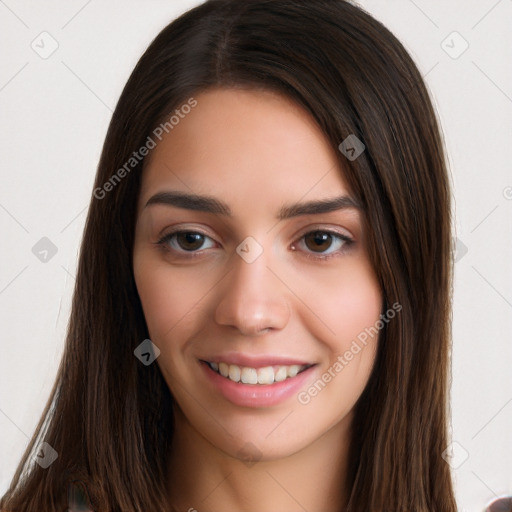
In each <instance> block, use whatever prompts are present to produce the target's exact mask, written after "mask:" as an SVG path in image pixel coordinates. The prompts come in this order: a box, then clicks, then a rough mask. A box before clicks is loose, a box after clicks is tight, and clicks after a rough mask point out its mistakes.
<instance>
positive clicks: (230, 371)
mask: <svg viewBox="0 0 512 512" xmlns="http://www.w3.org/2000/svg"><path fill="white" fill-rule="evenodd" d="M208 364H209V365H210V368H212V369H213V370H215V371H216V372H218V373H220V374H221V375H222V376H223V377H226V378H228V379H229V380H232V381H233V382H240V381H242V383H243V384H273V383H274V382H281V381H283V380H285V379H287V378H288V377H295V376H296V375H297V374H298V373H299V372H301V371H302V370H304V368H307V365H299V364H292V365H290V366H265V367H263V368H249V367H246V366H243V367H240V366H237V365H236V364H227V363H222V362H221V363H212V362H209V363H208Z"/></svg>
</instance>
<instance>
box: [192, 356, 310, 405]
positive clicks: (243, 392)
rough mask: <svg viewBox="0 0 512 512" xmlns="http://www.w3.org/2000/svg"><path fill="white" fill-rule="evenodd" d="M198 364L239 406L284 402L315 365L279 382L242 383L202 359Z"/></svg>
mask: <svg viewBox="0 0 512 512" xmlns="http://www.w3.org/2000/svg"><path fill="white" fill-rule="evenodd" d="M200 365H201V366H202V367H203V371H204V372H205V374H206V376H207V378H208V379H210V381H211V382H212V383H213V385H214V386H215V387H216V388H217V389H218V390H219V391H220V392H221V393H222V394H223V395H224V397H225V398H227V399H228V400H229V401H230V402H231V403H233V404H235V405H239V406H241V407H269V406H271V405H277V404H279V403H281V402H284V401H285V400H286V399H288V398H290V397H291V396H292V395H296V394H297V393H298V392H299V390H300V388H301V387H302V386H303V385H304V383H305V381H307V380H308V379H309V378H310V376H311V374H312V372H313V371H314V369H315V366H316V365H313V366H311V367H309V368H308V369H306V370H304V371H303V372H301V373H299V374H297V375H296V376H295V377H289V378H287V379H285V380H283V381H281V382H274V384H243V383H242V382H234V381H232V380H230V379H228V378H226V377H223V376H222V375H220V374H219V373H217V372H216V371H214V370H212V369H211V368H210V366H209V365H208V364H207V363H205V362H203V361H200Z"/></svg>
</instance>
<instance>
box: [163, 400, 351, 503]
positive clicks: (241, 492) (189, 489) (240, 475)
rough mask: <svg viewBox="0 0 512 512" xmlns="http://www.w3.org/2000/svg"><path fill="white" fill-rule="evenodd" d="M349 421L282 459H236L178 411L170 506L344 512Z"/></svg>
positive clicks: (261, 455)
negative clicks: (208, 438)
mask: <svg viewBox="0 0 512 512" xmlns="http://www.w3.org/2000/svg"><path fill="white" fill-rule="evenodd" d="M351 419H352V416H351V415H349V416H347V417H346V418H344V419H343V420H342V421H340V422H339V423H338V424H336V425H335V426H334V427H333V428H331V429H330V430H329V431H327V432H326V433H324V435H323V436H321V437H320V438H318V439H317V440H315V441H314V442H313V443H311V444H309V445H308V446H305V447H303V448H302V449H301V450H299V451H297V452H295V453H292V454H290V455H288V456H286V457H284V458H278V459H275V458H274V459H272V458H271V457H270V455H269V454H265V453H261V454H259V453H258V455H257V456H254V455H253V456H252V457H245V458H244V457H242V456H240V457H239V458H237V457H234V456H231V455H228V454H227V453H225V452H224V451H221V450H220V449H219V448H218V447H216V446H214V445H213V444H212V443H211V442H210V441H208V440H207V439H206V438H205V437H204V436H203V435H201V434H200V433H199V432H197V431H196V430H195V429H194V428H193V427H192V425H191V424H190V423H189V422H188V421H187V420H186V418H185V417H184V416H183V414H182V413H181V412H180V411H178V410H177V411H176V429H175V434H174V437H173V442H172V449H171V453H170V457H169V497H170V498H169V499H170V503H171V504H172V505H173V506H174V507H175V508H176V510H179V511H180V512H181V511H183V512H194V511H197V512H220V511H222V512H239V511H240V510H244V512H268V511H269V510H271V511H272V510H286V511H287V512H304V510H308V511H314V510H322V512H341V511H342V510H343V509H344V507H343V504H344V503H345V502H346V501H345V500H346V498H347V496H346V489H345V486H344V482H345V477H346V470H347V456H348V448H349V426H350V422H351ZM248 445H249V446H251V445H250V443H248ZM244 459H245V460H244Z"/></svg>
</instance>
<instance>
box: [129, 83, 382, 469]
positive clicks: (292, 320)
mask: <svg viewBox="0 0 512 512" xmlns="http://www.w3.org/2000/svg"><path fill="white" fill-rule="evenodd" d="M194 99H195V100H196V101H197V104H196V105H195V106H194V108H191V109H184V111H185V110H186V111H189V110H190V111H189V113H187V114H186V115H182V117H181V118H180V120H179V123H178V124H176V125H174V127H173V129H172V130H169V131H168V133H167V134H165V132H164V135H165V136H163V137H162V139H161V141H160V142H158V144H157V146H156V148H155V149H153V150H152V152H151V154H150V155H149V157H148V158H147V159H146V162H145V168H144V171H143V179H142V186H141V191H140V196H139V203H138V212H137V224H136V233H135V245H134V256H133V268H134V274H135V280H136V285H137V290H138V293H139V296H140V299H141V302H142V306H143V310H144V315H145V318H146V322H147V326H148V330H149V334H150V338H151V340H152V341H153V343H154V344H155V345H156V346H157V347H158V348H159V349H160V355H159V356H158V358H157V359H156V364H158V365H159V367H160V369H161V371H162V373H163V376H164V378H165V380H166V382H167V384H168V386H169V388H170V390H171V393H172V395H173V396H174V398H175V402H176V405H175V407H176V408H177V409H176V410H177V413H178V418H181V419H179V421H178V427H177V428H178V429H179V428H190V429H193V430H194V431H195V432H197V433H199V434H201V435H202V436H203V437H204V438H205V439H207V440H208V441H209V442H210V443H211V444H212V445H213V446H215V447H217V448H218V449H219V450H222V451H223V452H224V453H226V454H229V455H232V456H234V457H241V456H244V457H246V456H247V455H248V454H247V453H243V450H246V451H251V450H253V451H254V452H257V453H258V457H261V458H262V459H268V460H271V459H274V458H278V457H284V456H287V455H290V454H293V453H295V452H298V451H300V450H301V449H303V448H305V447H307V446H308V445H311V444H312V443H314V442H315V441H317V440H319V439H321V438H322V437H323V436H325V435H326V434H327V432H328V431H332V429H333V428H338V429H341V428H345V427H346V426H347V425H348V424H349V422H350V421H351V418H352V410H353V406H354V404H355V402H356V401H357V399H358V398H359V396H360V395H361V393H362V391H363V389H364V387H365V385H366V383H367V381H368V378H369V375H370V372H371V369H372V365H373V363H374V359H375V354H376V348H377V335H373V337H372V336H366V343H364V344H363V343H362V342H361V341H360V340H361V339H362V337H364V335H363V336H362V333H365V332H368V331H367V329H369V328H371V327H373V326H374V325H375V324H376V323H377V322H378V321H379V318H380V313H381V307H382V302H381V300H382V298H381V297H382V294H381V289H380V287H379V285H378V280H377V277H376V275H375V273H374V271H373V269H372V267H371V265H370V262H369V259H368V255H367V250H366V243H365V233H364V229H363V216H362V215H363V214H362V211H360V210H359V209H358V208H357V204H356V203H355V202H354V204H352V202H351V198H352V196H351V192H350V190H349V189H348V188H347V185H346V183H345V181H344V179H343V174H342V169H341V168H340V166H339V161H338V160H337V154H336V151H337V148H332V147H331V145H330V144H329V143H328V142H327V140H326V139H325V137H324V135H323V134H322V132H321V130H320V129H319V128H318V126H317V125H316V124H315V122H314V120H313V119H312V118H311V117H310V116H309V114H308V113H306V112H305V111H304V110H303V109H302V108H301V107H299V106H298V105H296V104H294V103H293V102H291V101H290V100H289V99H287V98H286V97H283V96H280V95H278V94H275V93H271V92H262V91H248V90H238V89H212V90H208V91H206V92H203V93H201V94H199V95H196V96H195V97H194ZM340 198H344V199H340ZM331 201H332V203H331ZM319 202H320V203H319ZM328 203H329V204H328ZM365 330H366V331H365ZM354 343H355V344H354ZM356 346H358V347H359V350H358V349H357V348H356ZM219 372H220V373H219ZM222 374H223V375H222ZM291 411H293V414H290V412H291ZM288 416H289V418H288ZM185 425H187V426H186V427H185ZM249 456H250V454H249Z"/></svg>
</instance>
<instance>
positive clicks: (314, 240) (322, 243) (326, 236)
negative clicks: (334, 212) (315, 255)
mask: <svg viewBox="0 0 512 512" xmlns="http://www.w3.org/2000/svg"><path fill="white" fill-rule="evenodd" d="M332 238H333V236H332V234H331V233H328V232H326V231H312V232H311V233H308V234H306V235H305V236H304V242H305V244H306V247H307V248H308V249H311V250H312V251H314V252H323V251H325V250H327V249H329V247H330V246H331V244H332Z"/></svg>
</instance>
